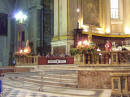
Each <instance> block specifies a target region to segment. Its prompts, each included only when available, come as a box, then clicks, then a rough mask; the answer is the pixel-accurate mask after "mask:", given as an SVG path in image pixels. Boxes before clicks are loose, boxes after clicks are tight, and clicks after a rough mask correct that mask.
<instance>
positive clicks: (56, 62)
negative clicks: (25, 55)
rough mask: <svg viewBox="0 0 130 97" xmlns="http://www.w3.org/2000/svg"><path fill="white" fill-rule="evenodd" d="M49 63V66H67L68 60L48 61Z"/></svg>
mask: <svg viewBox="0 0 130 97" xmlns="http://www.w3.org/2000/svg"><path fill="white" fill-rule="evenodd" d="M48 63H49V64H51V63H52V64H65V63H66V60H58V59H57V60H48Z"/></svg>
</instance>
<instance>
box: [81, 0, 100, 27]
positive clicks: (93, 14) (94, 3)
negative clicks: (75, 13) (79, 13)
mask: <svg viewBox="0 0 130 97" xmlns="http://www.w3.org/2000/svg"><path fill="white" fill-rule="evenodd" d="M83 23H84V24H88V25H95V26H99V0H83Z"/></svg>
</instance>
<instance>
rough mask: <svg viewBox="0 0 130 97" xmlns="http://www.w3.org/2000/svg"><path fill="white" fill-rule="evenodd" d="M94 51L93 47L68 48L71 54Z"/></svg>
mask: <svg viewBox="0 0 130 97" xmlns="http://www.w3.org/2000/svg"><path fill="white" fill-rule="evenodd" d="M95 52H96V49H95V47H87V48H86V47H81V48H72V49H71V50H70V53H71V55H77V54H94V53H95Z"/></svg>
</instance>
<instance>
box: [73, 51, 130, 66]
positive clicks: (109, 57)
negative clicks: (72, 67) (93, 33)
mask: <svg viewBox="0 0 130 97" xmlns="http://www.w3.org/2000/svg"><path fill="white" fill-rule="evenodd" d="M74 63H75V64H78V65H80V66H85V65H90V64H93V65H94V64H113V65H120V64H130V51H121V52H115V51H111V52H107V51H100V52H96V53H94V54H79V55H75V56H74Z"/></svg>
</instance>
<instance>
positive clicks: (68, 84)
mask: <svg viewBox="0 0 130 97" xmlns="http://www.w3.org/2000/svg"><path fill="white" fill-rule="evenodd" d="M11 80H14V81H22V80H23V82H24V83H38V84H41V85H55V86H62V87H77V83H73V82H72V83H70V82H69V83H65V82H56V81H53V80H52V81H42V80H40V81H38V80H32V79H26V78H24V79H23V78H17V79H11Z"/></svg>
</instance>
